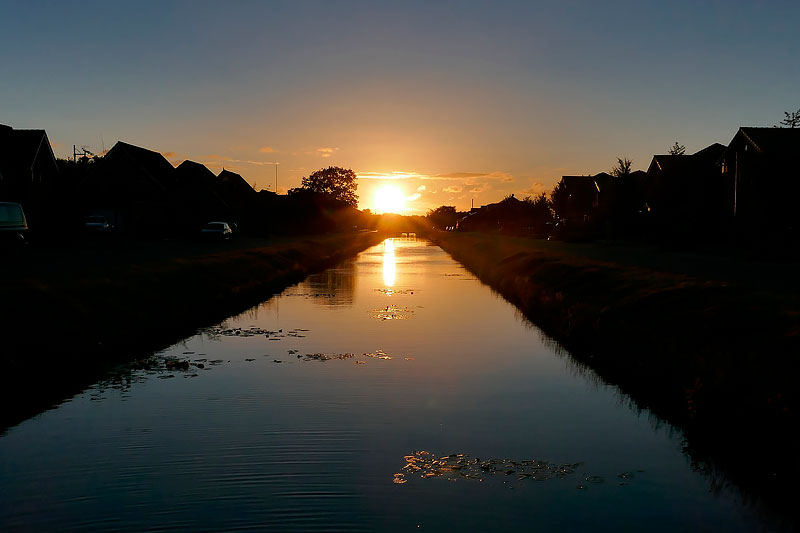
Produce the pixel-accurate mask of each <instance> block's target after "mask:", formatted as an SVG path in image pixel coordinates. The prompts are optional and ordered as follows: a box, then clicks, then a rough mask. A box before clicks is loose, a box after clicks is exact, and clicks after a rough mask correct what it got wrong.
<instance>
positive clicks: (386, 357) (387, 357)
mask: <svg viewBox="0 0 800 533" xmlns="http://www.w3.org/2000/svg"><path fill="white" fill-rule="evenodd" d="M364 356H365V357H373V358H375V359H383V360H384V361H389V360H390V359H392V356H391V355H388V354H387V353H386V352H384V351H383V350H375V351H374V352H370V353H365V354H364Z"/></svg>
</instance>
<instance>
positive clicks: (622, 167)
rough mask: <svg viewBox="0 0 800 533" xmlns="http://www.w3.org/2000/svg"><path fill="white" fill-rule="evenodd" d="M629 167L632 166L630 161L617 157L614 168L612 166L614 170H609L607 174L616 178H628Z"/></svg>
mask: <svg viewBox="0 0 800 533" xmlns="http://www.w3.org/2000/svg"><path fill="white" fill-rule="evenodd" d="M631 165H633V161H631V160H630V159H628V158H627V157H618V158H617V164H616V166H614V168H612V169H611V172H609V174H611V175H612V176H614V177H616V178H624V177H626V176H630V174H631Z"/></svg>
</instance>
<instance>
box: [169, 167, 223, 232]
mask: <svg viewBox="0 0 800 533" xmlns="http://www.w3.org/2000/svg"><path fill="white" fill-rule="evenodd" d="M216 181H217V176H215V175H214V173H213V172H211V171H210V170H209V169H208V168H206V167H205V166H204V165H202V164H200V163H196V162H194V161H189V160H186V161H184V162H183V163H181V164H180V165H178V168H176V169H175V190H174V191H173V203H174V206H175V212H176V215H177V218H176V225H177V227H178V230H179V231H180V232H181V233H192V232H194V231H196V230H197V229H198V228H199V227H201V226H202V225H204V224H206V223H207V222H211V221H230V220H232V218H233V216H234V213H233V211H232V209H231V207H230V206H229V205H228V204H227V203H225V201H224V200H223V199H222V198H221V197H220V196H219V195H218V194H217V193H216V191H215V190H214V189H215V183H216Z"/></svg>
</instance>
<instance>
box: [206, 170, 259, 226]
mask: <svg viewBox="0 0 800 533" xmlns="http://www.w3.org/2000/svg"><path fill="white" fill-rule="evenodd" d="M214 191H215V192H216V193H217V194H218V195H219V197H220V198H222V200H223V201H224V202H225V203H226V204H228V205H229V206H230V207H231V209H233V211H234V213H236V215H237V218H239V220H236V222H237V223H239V222H243V223H245V224H246V223H247V221H248V220H249V219H251V218H252V217H253V215H254V210H256V209H257V207H258V193H257V192H256V191H255V189H253V187H251V186H250V184H249V183H247V181H245V179H244V178H243V177H241V176H240V175H239V174H237V173H235V172H231V171H230V170H225V169H224V168H223V169H222V172H220V173H219V174H218V175H217V179H216V180H215V181H214Z"/></svg>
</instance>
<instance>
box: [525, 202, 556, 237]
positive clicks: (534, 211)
mask: <svg viewBox="0 0 800 533" xmlns="http://www.w3.org/2000/svg"><path fill="white" fill-rule="evenodd" d="M523 202H525V211H526V215H527V217H526V218H527V219H528V226H529V227H531V228H533V229H535V230H536V231H543V230H544V229H545V226H546V225H547V223H548V222H552V221H553V209H552V204H551V203H550V200H549V199H548V198H547V195H546V194H545V193H541V194H540V195H539V196H537V197H536V198H531V197H530V196H526V197H525V199H524V200H523Z"/></svg>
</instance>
